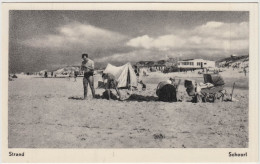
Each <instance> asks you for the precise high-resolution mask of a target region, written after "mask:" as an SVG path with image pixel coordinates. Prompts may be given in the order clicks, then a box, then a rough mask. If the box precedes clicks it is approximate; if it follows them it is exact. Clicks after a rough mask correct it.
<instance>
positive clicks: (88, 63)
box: [81, 54, 95, 100]
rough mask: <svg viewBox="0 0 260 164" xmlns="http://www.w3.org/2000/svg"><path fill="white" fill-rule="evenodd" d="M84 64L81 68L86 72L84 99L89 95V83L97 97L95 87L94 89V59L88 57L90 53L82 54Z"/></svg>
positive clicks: (93, 94)
mask: <svg viewBox="0 0 260 164" xmlns="http://www.w3.org/2000/svg"><path fill="white" fill-rule="evenodd" d="M82 59H83V61H82V64H81V70H82V71H83V73H84V78H83V88H84V100H86V99H87V95H88V84H89V86H90V89H91V92H92V96H93V98H95V89H94V77H93V75H94V61H93V60H90V59H89V58H88V54H82Z"/></svg>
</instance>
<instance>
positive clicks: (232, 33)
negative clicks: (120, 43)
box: [126, 22, 249, 55]
mask: <svg viewBox="0 0 260 164" xmlns="http://www.w3.org/2000/svg"><path fill="white" fill-rule="evenodd" d="M248 28H249V25H248V23H247V22H242V23H223V22H207V23H205V24H203V25H200V26H197V27H195V28H193V29H192V30H179V31H178V32H176V33H173V34H167V35H162V36H158V37H151V36H148V35H143V36H139V37H136V38H133V39H130V40H129V41H128V42H127V43H126V45H127V46H130V47H134V48H143V49H146V50H154V49H156V50H161V51H176V50H182V51H184V52H185V51H186V52H189V50H193V51H194V49H195V50H197V51H196V52H197V53H198V54H200V53H201V55H205V54H203V53H204V52H205V50H207V51H208V52H209V50H211V51H212V50H214V52H216V51H217V52H219V53H220V54H221V53H222V54H223V53H232V52H233V51H239V50H247V49H248V47H249V29H248Z"/></svg>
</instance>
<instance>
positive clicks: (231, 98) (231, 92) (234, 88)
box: [231, 82, 236, 101]
mask: <svg viewBox="0 0 260 164" xmlns="http://www.w3.org/2000/svg"><path fill="white" fill-rule="evenodd" d="M235 84H236V83H235V82H234V83H233V88H232V92H231V101H232V97H233V92H234V89H235Z"/></svg>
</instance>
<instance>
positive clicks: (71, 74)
mask: <svg viewBox="0 0 260 164" xmlns="http://www.w3.org/2000/svg"><path fill="white" fill-rule="evenodd" d="M71 77H74V71H71V72H70V73H69V77H68V80H69V81H70V78H71Z"/></svg>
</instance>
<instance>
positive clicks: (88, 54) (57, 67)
mask: <svg viewBox="0 0 260 164" xmlns="http://www.w3.org/2000/svg"><path fill="white" fill-rule="evenodd" d="M83 5H87V4H83ZM8 14H9V15H8V22H5V23H7V24H8V42H7V44H8V50H7V52H8V54H3V55H7V59H8V67H7V68H8V70H7V72H8V77H6V78H8V94H6V95H8V97H7V99H8V104H7V106H8V108H7V109H6V110H7V113H8V119H7V121H8V122H7V128H8V134H7V135H6V136H7V140H8V143H7V145H8V149H9V150H12V149H33V150H34V149H122V148H123V149H141V148H152V149H158V148H160V149H165V148H167V149H178V150H179V149H183V150H185V149H186V148H188V149H189V148H208V149H213V148H245V149H248V148H250V146H249V145H250V144H249V143H251V140H250V133H249V131H250V130H252V129H250V130H249V122H250V117H249V111H250V110H257V107H255V109H254V108H253V106H250V99H251V98H252V99H255V98H254V97H252V96H249V95H250V90H249V88H250V87H251V86H250V85H249V84H250V83H249V82H250V80H252V79H251V78H252V76H255V77H258V74H254V73H252V72H251V71H252V69H250V67H251V65H250V63H251V60H252V56H253V55H254V56H257V54H254V52H252V51H250V26H249V25H250V21H257V20H253V19H250V11H248V10H230V11H229V10H223V11H221V10H220V11H218V10H197V9H194V10H159V9H157V10H152V9H151V10H147V9H146V10H140V9H139V8H138V9H136V10H135V9H134V8H133V9H131V10H122V9H120V10H116V9H113V10H110V9H109V10H107V9H104V10H75V9H73V10H60V9H59V10H56V9H49V10H48V9H45V8H44V9H42V10H39V9H33V8H32V9H30V10H28V9H26V10H19V9H14V10H12V9H10V10H9V11H8ZM253 60H254V59H253ZM256 82H258V81H256ZM257 96H258V95H257ZM249 107H250V108H249ZM256 130H257V129H256ZM252 142H253V141H252ZM231 150H232V149H231ZM12 153H13V155H14V156H23V155H24V154H23V153H22V152H15V151H14V152H12ZM229 155H230V156H240V157H241V158H242V157H243V156H247V155H248V154H247V152H245V151H240V152H232V151H231V153H230V154H227V155H226V156H227V157H228V156H229ZM9 156H10V152H9Z"/></svg>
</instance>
